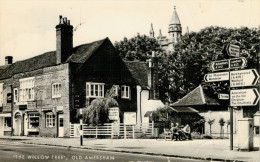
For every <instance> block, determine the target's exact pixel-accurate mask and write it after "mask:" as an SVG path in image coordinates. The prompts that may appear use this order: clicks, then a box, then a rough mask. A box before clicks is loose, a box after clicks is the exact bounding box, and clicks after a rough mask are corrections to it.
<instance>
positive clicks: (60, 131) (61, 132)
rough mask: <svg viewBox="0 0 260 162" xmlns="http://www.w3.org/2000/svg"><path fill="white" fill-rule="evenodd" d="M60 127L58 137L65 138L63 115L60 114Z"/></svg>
mask: <svg viewBox="0 0 260 162" xmlns="http://www.w3.org/2000/svg"><path fill="white" fill-rule="evenodd" d="M58 126H59V128H58V129H59V131H58V137H63V135H64V126H63V115H62V114H59V120H58Z"/></svg>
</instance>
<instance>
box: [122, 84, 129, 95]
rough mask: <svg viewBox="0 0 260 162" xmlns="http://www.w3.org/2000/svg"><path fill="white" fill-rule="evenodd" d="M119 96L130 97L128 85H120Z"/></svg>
mask: <svg viewBox="0 0 260 162" xmlns="http://www.w3.org/2000/svg"><path fill="white" fill-rule="evenodd" d="M121 97H122V98H130V86H125V85H122V87H121Z"/></svg>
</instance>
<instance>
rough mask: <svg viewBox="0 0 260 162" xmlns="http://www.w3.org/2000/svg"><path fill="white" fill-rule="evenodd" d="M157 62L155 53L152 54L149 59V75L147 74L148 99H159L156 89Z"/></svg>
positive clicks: (157, 89)
mask: <svg viewBox="0 0 260 162" xmlns="http://www.w3.org/2000/svg"><path fill="white" fill-rule="evenodd" d="M157 63H158V60H157V57H156V54H155V52H154V51H153V52H152V58H151V59H149V73H148V86H149V87H150V93H149V98H150V99H159V88H158V82H159V78H158V66H157Z"/></svg>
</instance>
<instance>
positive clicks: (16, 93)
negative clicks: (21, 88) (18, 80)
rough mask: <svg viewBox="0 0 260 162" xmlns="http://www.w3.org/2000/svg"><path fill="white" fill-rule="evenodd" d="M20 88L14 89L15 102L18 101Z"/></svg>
mask: <svg viewBox="0 0 260 162" xmlns="http://www.w3.org/2000/svg"><path fill="white" fill-rule="evenodd" d="M18 101H19V100H18V88H15V89H14V102H18Z"/></svg>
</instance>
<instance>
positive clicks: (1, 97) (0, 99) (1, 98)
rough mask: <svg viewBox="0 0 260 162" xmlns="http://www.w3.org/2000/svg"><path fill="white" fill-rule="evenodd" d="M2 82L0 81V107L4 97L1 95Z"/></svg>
mask: <svg viewBox="0 0 260 162" xmlns="http://www.w3.org/2000/svg"><path fill="white" fill-rule="evenodd" d="M3 85H4V84H3V83H0V107H2V106H3V98H4V96H3Z"/></svg>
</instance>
